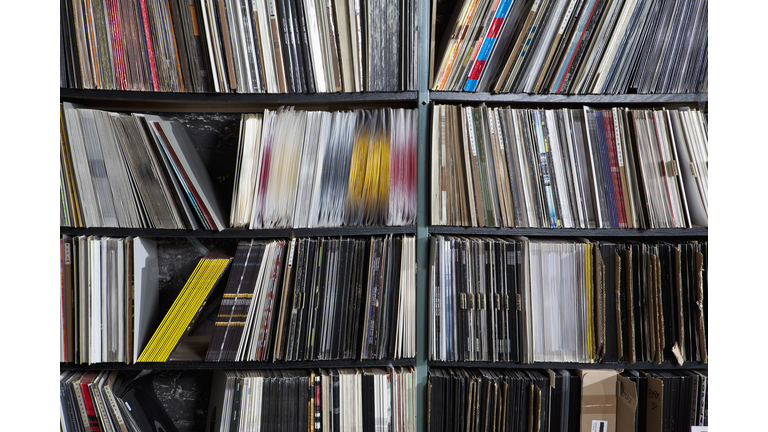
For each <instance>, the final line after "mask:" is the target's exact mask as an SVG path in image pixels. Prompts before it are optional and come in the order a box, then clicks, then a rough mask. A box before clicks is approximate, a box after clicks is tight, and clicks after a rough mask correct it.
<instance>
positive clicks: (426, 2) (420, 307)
mask: <svg viewBox="0 0 768 432" xmlns="http://www.w3.org/2000/svg"><path fill="white" fill-rule="evenodd" d="M431 8H432V1H431V0H419V24H418V26H419V30H418V31H419V35H418V74H417V76H418V97H417V104H418V107H419V108H418V109H419V129H418V138H417V139H418V162H417V168H416V169H417V173H418V176H417V207H416V380H417V381H416V392H415V395H414V397H415V399H416V430H417V431H424V432H426V431H427V430H428V429H429V427H428V426H429V425H428V424H427V419H428V417H429V415H428V414H429V413H428V412H427V409H428V407H427V373H428V371H429V367H428V365H427V351H428V343H427V333H428V329H429V326H428V325H427V322H428V321H427V319H428V315H429V313H428V311H429V304H428V296H427V290H428V287H427V284H428V282H429V279H428V278H427V275H428V271H429V262H428V259H429V254H428V248H429V241H428V240H429V222H430V220H429V216H428V215H429V204H428V199H429V192H428V189H427V186H428V185H427V181H428V180H427V179H428V178H429V177H428V173H429V160H428V156H429V155H428V146H427V141H428V139H429V136H428V129H427V125H428V124H429V87H428V86H429V79H428V78H429V37H430V34H431V33H430V16H431Z"/></svg>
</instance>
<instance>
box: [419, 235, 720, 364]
mask: <svg viewBox="0 0 768 432" xmlns="http://www.w3.org/2000/svg"><path fill="white" fill-rule="evenodd" d="M430 242H431V249H430V263H431V269H430V287H431V288H430V305H431V308H432V309H431V315H430V316H432V317H433V319H431V320H430V325H429V328H430V358H431V359H433V360H438V361H505V362H523V363H531V362H580V363H591V362H602V363H616V362H629V363H634V362H656V363H662V362H665V361H667V362H668V361H672V362H674V363H677V364H683V363H684V362H686V361H698V362H706V361H707V360H708V358H707V328H708V327H707V307H708V306H707V305H708V301H707V279H708V264H707V257H708V247H707V242H698V241H687V242H674V243H672V242H643V243H640V242H608V241H590V240H586V239H581V240H578V241H576V240H543V239H536V240H533V239H531V240H529V239H527V238H524V237H519V238H514V239H512V238H471V237H470V238H460V237H448V236H446V237H443V236H434V237H431V238H430Z"/></svg>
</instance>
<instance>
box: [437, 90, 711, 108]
mask: <svg viewBox="0 0 768 432" xmlns="http://www.w3.org/2000/svg"><path fill="white" fill-rule="evenodd" d="M708 97H709V93H680V94H618V95H593V94H588V95H559V94H546V95H539V94H525V93H470V92H445V91H432V92H430V93H429V99H430V100H431V101H433V102H487V103H493V104H496V103H527V104H614V105H638V104H642V105H649V104H694V103H707V101H708Z"/></svg>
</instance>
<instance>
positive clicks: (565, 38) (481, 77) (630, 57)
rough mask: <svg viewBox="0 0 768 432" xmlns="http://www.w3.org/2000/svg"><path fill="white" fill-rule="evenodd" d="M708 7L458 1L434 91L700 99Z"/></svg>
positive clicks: (698, 2) (668, 0)
mask: <svg viewBox="0 0 768 432" xmlns="http://www.w3.org/2000/svg"><path fill="white" fill-rule="evenodd" d="M707 4H708V2H707V1H706V0H664V1H652V0H626V1H625V0H535V1H533V0H517V1H515V0H501V1H491V0H479V1H478V0H465V1H460V2H457V3H456V9H455V10H454V13H453V16H452V18H451V21H450V22H449V23H448V28H447V30H446V34H445V35H444V36H443V40H442V43H441V47H440V49H439V50H438V56H437V57H436V60H437V61H438V62H439V63H436V65H437V69H436V72H435V77H434V81H433V84H432V88H433V89H434V90H448V91H461V90H463V91H486V92H487V91H491V90H492V91H493V92H495V93H538V94H589V93H597V94H625V93H701V92H706V91H707V66H708V52H707V46H708V35H707V34H708V33H707V32H708V12H707V11H708V9H707Z"/></svg>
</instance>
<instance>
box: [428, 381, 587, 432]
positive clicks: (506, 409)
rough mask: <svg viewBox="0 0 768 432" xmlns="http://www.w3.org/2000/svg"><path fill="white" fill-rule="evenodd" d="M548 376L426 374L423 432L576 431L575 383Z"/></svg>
mask: <svg viewBox="0 0 768 432" xmlns="http://www.w3.org/2000/svg"><path fill="white" fill-rule="evenodd" d="M550 372H552V374H548V373H547V371H541V370H497V369H443V368H430V370H429V380H428V384H427V392H428V395H427V397H428V399H427V400H428V402H427V406H428V407H429V410H430V413H429V431H430V432H443V431H445V432H453V431H461V430H506V431H513V432H526V431H531V430H535V431H550V432H552V431H559V432H568V431H576V430H579V428H578V425H579V401H580V400H581V380H580V379H579V377H578V376H577V375H576V374H572V373H569V372H568V371H566V370H562V371H550ZM550 380H553V381H554V382H551V381H550Z"/></svg>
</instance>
